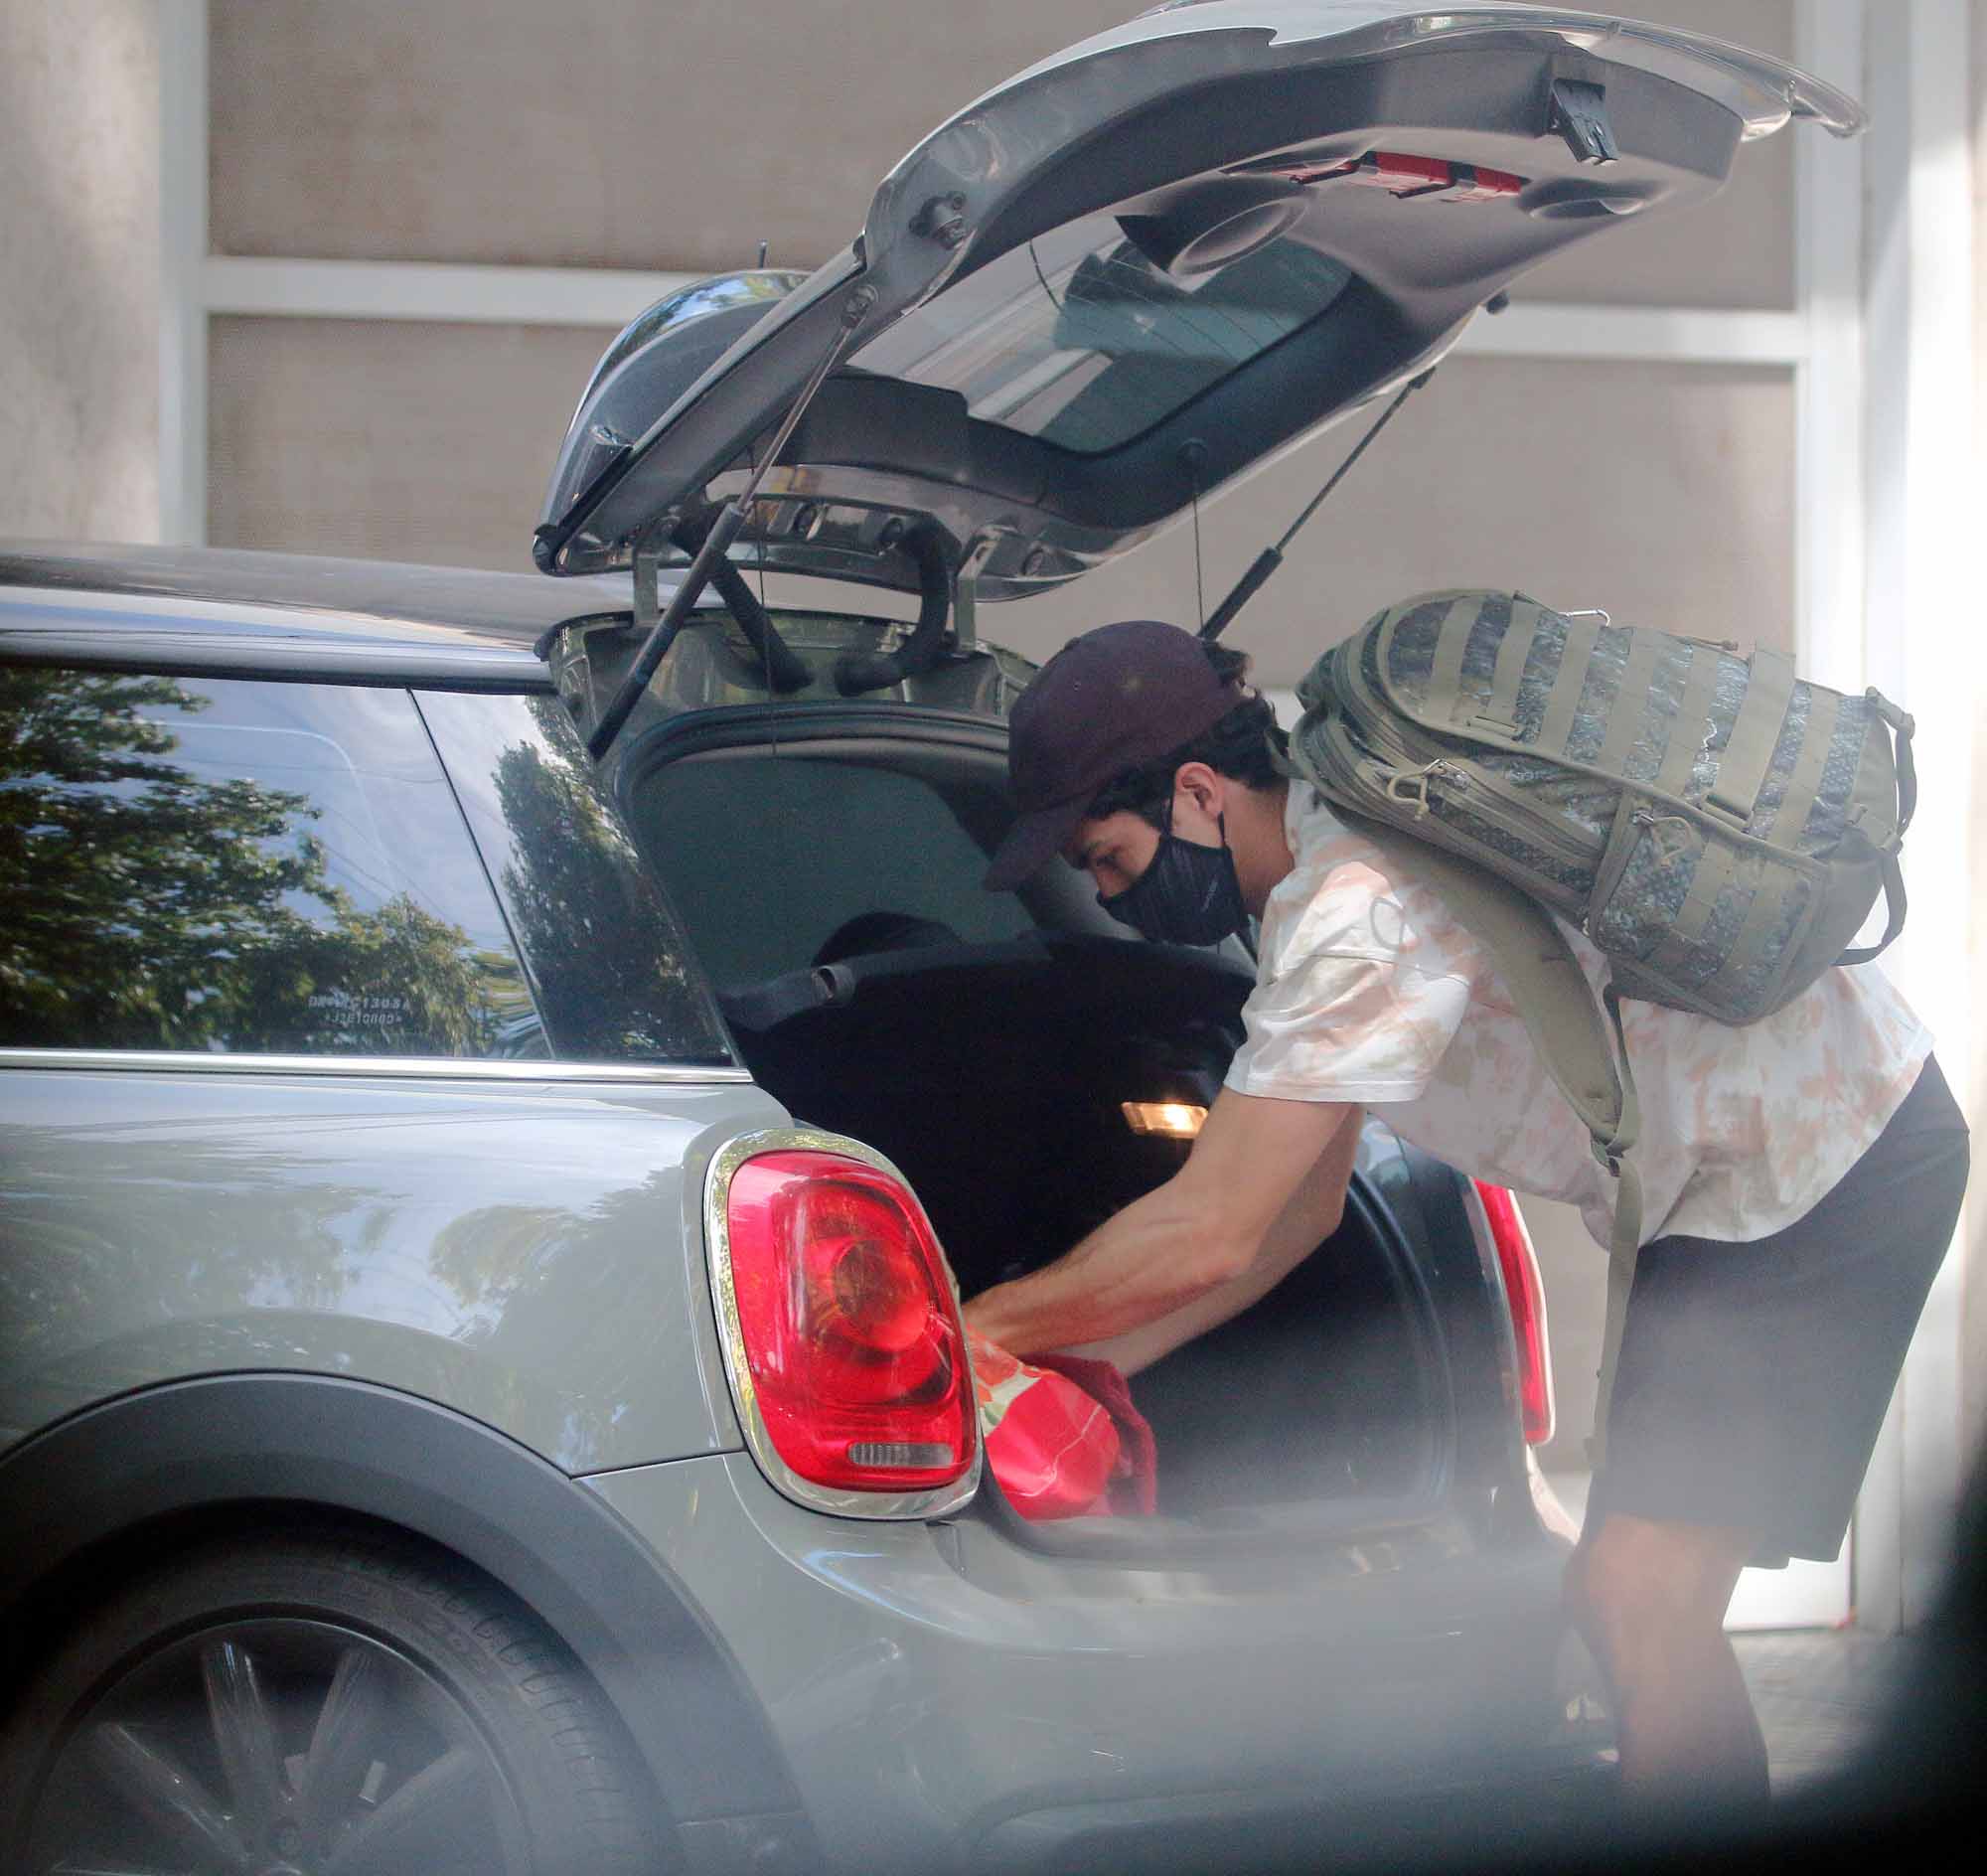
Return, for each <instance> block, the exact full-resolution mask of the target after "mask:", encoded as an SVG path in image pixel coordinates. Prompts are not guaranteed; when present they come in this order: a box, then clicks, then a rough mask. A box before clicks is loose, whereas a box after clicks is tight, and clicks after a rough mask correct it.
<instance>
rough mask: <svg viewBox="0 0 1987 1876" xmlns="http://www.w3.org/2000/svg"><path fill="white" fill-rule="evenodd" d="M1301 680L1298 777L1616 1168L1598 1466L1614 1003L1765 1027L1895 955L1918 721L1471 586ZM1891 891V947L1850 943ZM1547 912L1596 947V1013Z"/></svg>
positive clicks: (1616, 1282)
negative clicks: (1440, 901) (1388, 876)
mask: <svg viewBox="0 0 1987 1876" xmlns="http://www.w3.org/2000/svg"><path fill="white" fill-rule="evenodd" d="M1298 698H1299V702H1300V703H1302V704H1303V706H1304V713H1303V716H1302V718H1301V720H1300V721H1299V723H1298V725H1297V727H1296V729H1295V730H1294V731H1293V732H1292V735H1291V741H1290V757H1289V766H1290V768H1291V771H1292V773H1293V774H1295V775H1298V776H1300V777H1302V778H1303V779H1304V780H1307V781H1309V782H1310V783H1312V784H1313V785H1314V786H1315V787H1316V788H1317V789H1318V790H1319V791H1320V792H1321V793H1322V794H1323V795H1324V796H1325V798H1326V799H1327V800H1328V801H1329V802H1331V804H1332V805H1333V807H1334V808H1335V809H1337V810H1338V811H1340V812H1341V813H1342V814H1343V815H1344V816H1345V818H1346V819H1347V820H1348V821H1350V822H1351V823H1352V824H1353V825H1355V826H1357V827H1359V828H1360V830H1361V831H1362V832H1364V833H1367V834H1369V835H1371V836H1372V837H1373V838H1374V839H1375V840H1376V841H1378V842H1380V844H1381V845H1383V846H1385V847H1388V848H1389V850H1390V851H1392V852H1395V853H1398V854H1400V855H1401V856H1402V857H1403V860H1404V863H1405V864H1406V865H1407V867H1408V868H1409V870H1410V871H1412V872H1413V873H1414V874H1415V876H1416V877H1418V878H1421V879H1424V880H1426V881H1427V882H1428V883H1429V884H1430V885H1432V886H1434V887H1435V888H1436V889H1437V890H1439V891H1440V892H1441V893H1442V895H1443V897H1444V899H1445V901H1446V902H1447V903H1448V905H1449V906H1450V909H1451V910H1452V912H1454V914H1455V915H1456V917H1457V918H1458V919H1460V920H1461V922H1462V923H1463V924H1464V925H1465V926H1467V927H1468V929H1469V930H1470V931H1471V932H1472V933H1473V934H1474V936H1475V937H1476V938H1477V939H1478V941H1479V942H1480V943H1482V944H1483V946H1484V947H1485V949H1486V950H1487V951H1488V952H1489V953H1490V956H1491V958H1492V959H1493V960H1494V962H1495V963H1496V965H1497V968H1498V970H1499V972H1500V973H1501V974H1502V976H1503V977H1504V979H1505V981H1506V983H1507V984H1508V985H1509V987H1510V990H1511V992H1512V996H1513V999H1514V1001H1515V1003H1516V1005H1517V1008H1518V1012H1519V1014H1520V1016H1522V1017H1523V1019H1524V1022H1525V1025H1526V1028H1527V1029H1528V1030H1529V1032H1530V1034H1531V1036H1532V1039H1533V1042H1534V1044H1535V1045H1536V1046H1537V1048H1538V1050H1539V1054H1540V1057H1541V1058H1542V1060H1543V1061H1544V1062H1545V1064H1546V1067H1547V1068H1548V1070H1549V1071H1550V1072H1551V1074H1552V1076H1553V1079H1554V1080H1555V1081H1556V1082H1557V1083H1558V1084H1559V1086H1560V1088H1561V1089H1562V1090H1563V1091H1564V1093H1565V1094H1566V1097H1567V1099H1568V1101H1569V1102H1571V1103H1572V1105H1573V1108H1574V1111H1575V1112H1576V1113H1578V1114H1579V1116H1580V1118H1581V1120H1582V1121H1583V1123H1585V1125H1586V1126H1587V1129H1588V1131H1589V1133H1590V1134H1591V1135H1592V1136H1593V1139H1594V1151H1595V1155H1596V1157H1597V1158H1598V1159H1599V1160H1600V1161H1601V1163H1602V1165H1604V1166H1605V1167H1606V1168H1607V1169H1608V1170H1609V1171H1610V1172H1611V1173H1614V1174H1615V1176H1616V1178H1617V1180H1618V1185H1617V1190H1616V1202H1615V1223H1614V1242H1613V1254H1612V1260H1611V1267H1610V1272H1609V1279H1608V1308H1607V1328H1606V1332H1605V1337H1604V1346H1603V1354H1602V1363H1601V1391H1600V1404H1599V1407H1598V1409H1597V1414H1596V1429H1595V1439H1594V1441H1593V1443H1592V1445H1593V1450H1594V1458H1595V1463H1596V1464H1597V1465H1598V1464H1599V1462H1600V1458H1601V1445H1602V1440H1603V1437H1604V1432H1605V1418H1606V1411H1607V1398H1608V1394H1609V1391H1610V1389H1611V1386H1612V1381H1613V1373H1614V1358H1615V1355H1616V1353H1617V1351H1618V1349H1619V1346H1620V1337H1621V1324H1622V1319H1623V1316H1624V1313H1625V1310H1626V1306H1627V1297H1628V1289H1629V1286H1630V1284H1631V1283H1632V1282H1633V1278H1634V1263H1635V1251H1636V1247H1637V1244H1638V1242H1639V1240H1640V1236H1641V1223H1642V1205H1641V1187H1640V1183H1639V1181H1638V1180H1637V1178H1636V1176H1635V1173H1634V1169H1633V1164H1632V1161H1631V1160H1630V1158H1629V1154H1630V1150H1631V1149H1632V1147H1633V1146H1634V1142H1635V1137H1636V1133H1637V1131H1638V1113H1637V1109H1636V1104H1635V1086H1634V1080H1633V1077H1632V1075H1631V1074H1630V1073H1629V1070H1628V1059H1627V1052H1626V1042H1625V1039H1624V1037H1623V1035H1622V1032H1621V1014H1620V1009H1619V999H1620V998H1622V997H1631V998H1639V999H1641V1000H1643V1001H1645V1002H1649V1003H1658V1004H1667V1005H1669V1006H1670V1007H1672V1008H1674V1009H1678V1010H1691V1011H1696V1012H1698V1013H1700V1014H1702V1015H1704V1016H1713V1017H1715V1018H1717V1019H1718V1020H1719V1021H1721V1022H1729V1023H1735V1024H1736V1023H1747V1022H1754V1021H1757V1020H1758V1018H1759V1017H1761V1016H1768V1015H1770V1014H1771V1013H1772V1012H1773V1011H1775V1010H1778V1009H1779V1008H1780V1007H1781V1006H1782V1005H1784V1004H1786V1003H1788V1002H1789V1001H1791V1000H1792V999H1793V998H1795V997H1797V996H1798V995H1799V994H1800V993H1801V992H1802V991H1803V990H1805V989H1806V988H1807V987H1808V986H1809V985H1810V984H1812V983H1813V982H1814V981H1815V980H1816V979H1817V978H1818V977H1820V976H1821V974H1822V973H1823V972H1824V971H1826V970H1828V969H1830V968H1831V967H1833V966H1835V965H1838V964H1861V963H1865V962H1867V961H1868V960H1869V959H1871V958H1874V957H1875V956H1876V955H1877V954H1878V953H1879V952H1880V951H1882V950H1883V949H1884V947H1885V946H1886V945H1888V944H1889V943H1890V942H1891V940H1892V939H1893V938H1895V937H1896V936H1897V935H1898V932H1899V930H1900V928H1901V927H1902V926H1903V923H1904V917H1905V891H1904V881H1903V878H1902V876H1901V874H1900V872H1899V867H1898V854H1899V850H1900V847H1901V846H1902V844H1903V839H1904V834H1905V830H1906V828H1907V827H1908V826H1909V825H1910V822H1911V811H1912V808H1913V806H1914V805H1915V800H1916V792H1917V789H1916V780H1915V777H1914V774H1913V771H1912V767H1911V718H1910V717H1909V716H1907V715H1906V714H1905V713H1904V712H1903V711H1902V710H1900V709H1898V708H1897V707H1896V705H1894V704H1892V703H1888V702H1887V701H1886V700H1885V699H1884V698H1882V697H1880V696H1879V695H1878V694H1877V693H1876V692H1875V691H1869V692H1866V693H1865V694H1864V695H1863V696H1862V697H1844V696H1842V695H1840V694H1839V693H1837V692H1834V691H1828V690H1824V689H1823V688H1822V687H1821V686H1819V685H1814V684H1807V683H1804V682H1802V681H1800V680H1798V679H1796V678H1795V676H1794V672H1793V666H1792V664H1791V662H1790V661H1789V660H1787V659H1786V658H1784V657H1782V656H1781V655H1780V654H1779V653H1777V652H1771V651H1765V650H1758V651H1755V652H1754V654H1753V655H1752V657H1751V658H1750V659H1748V658H1743V657H1741V656H1740V655H1739V652H1738V648H1737V647H1736V646H1732V645H1720V644H1711V643H1707V642H1705V641H1703V640H1699V639H1684V638H1677V637H1673V636H1672V635H1671V634H1669V633H1667V632H1658V631H1651V630H1649V629H1647V628H1639V627H1632V626H1617V625H1613V624H1611V623H1609V621H1608V620H1607V618H1606V616H1605V614H1603V613H1573V614H1566V613H1559V612H1553V611H1551V610H1549V609H1548V608H1546V607H1544V606H1542V605H1540V604H1538V602H1537V601H1535V600H1532V599H1527V598H1526V597H1524V595H1523V594H1519V593H1499V592H1484V591H1452V592H1439V593H1425V594H1423V595H1421V596H1420V597H1418V598H1414V599H1410V600H1406V601H1404V602H1403V603H1402V604H1400V605H1397V606H1392V607H1389V608H1388V609H1387V610H1386V611H1385V612H1382V613H1380V614H1379V615H1378V616H1377V617H1376V618H1374V619H1373V620H1372V621H1371V622H1370V623H1369V624H1367V626H1366V627H1365V628H1364V629H1363V630H1362V631H1360V632H1358V633H1356V634H1355V635H1354V636H1353V637H1352V638H1350V639H1348V640H1347V641H1346V642H1345V643H1343V644H1342V645H1339V646H1337V647H1335V648H1334V649H1333V650H1331V651H1329V652H1327V653H1325V655H1324V656H1323V657H1322V658H1320V659H1319V660H1318V661H1317V663H1316V664H1315V665H1313V666H1312V667H1311V670H1310V672H1309V674H1308V675H1307V676H1306V677H1305V679H1304V681H1303V682H1302V684H1301V685H1299V687H1298ZM1887 731H1888V732H1889V733H1886V732H1887ZM1401 836H1407V837H1411V841H1412V845H1409V844H1408V843H1405V842H1402V841H1401V840H1400V838H1399V837H1401ZM1879 893H1882V894H1883V895H1884V896H1885V898H1886V900H1887V905H1888V912H1889V918H1888V924H1887V928H1886V930H1885V932H1884V935H1883V938H1882V939H1881V940H1880V941H1879V942H1878V943H1877V944H1875V945H1871V946H1869V947H1868V948H1866V949H1863V950H1848V949H1845V947H1846V946H1848V945H1849V943H1850V941H1851V940H1852V939H1853V938H1854V937H1855V936H1856V934H1857V931H1858V930H1859V929H1860V927H1861V926H1862V924H1863V921H1864V919H1865V918H1866V917H1867V916H1868V915H1869V912H1870V909H1871V907H1872V906H1873V905H1874V904H1875V903H1876V901H1877V897H1878V895H1879ZM1548 912H1552V913H1556V914H1557V915H1558V916H1559V917H1560V918H1562V919H1565V920H1566V921H1567V922H1568V923H1569V924H1571V925H1575V926H1577V927H1578V928H1579V929H1580V930H1581V931H1582V932H1584V933H1585V934H1586V936H1587V938H1588V940H1589V941H1590V942H1591V943H1592V944H1593V945H1594V946H1595V947H1596V948H1597V949H1598V950H1599V951H1600V952H1601V953H1602V954H1603V955H1604V956H1605V958H1606V959H1607V962H1608V966H1609V971H1610V976H1611V982H1610V983H1609V984H1608V986H1607V988H1606V990H1605V993H1604V996H1603V999H1602V1005H1603V1006H1605V1012H1606V1016H1607V1018H1608V1020H1607V1023H1606V1024H1605V1025H1604V1024H1603V1022H1602V1019H1601V1008H1600V1007H1597V1004H1596V1001H1595V997H1594V992H1593V989H1592V987H1591V985H1590V984H1589V982H1588V979H1587V976H1586V974H1585V972H1583V971H1582V969H1581V967H1580V965H1579V962H1578V961H1577V960H1576V959H1575V957H1574V955H1573V951H1572V948H1571V947H1570V946H1569V945H1568V943H1567V941H1566V936H1565V934H1564V933H1563V932H1562V931H1561V930H1560V929H1559V927H1558V926H1557V925H1555V924H1554V922H1553V920H1552V919H1551V918H1549V917H1547V916H1546V914H1547V913H1548ZM1610 1030H1611V1032H1612V1033H1611V1039H1610V1035H1609V1031H1610Z"/></svg>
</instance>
